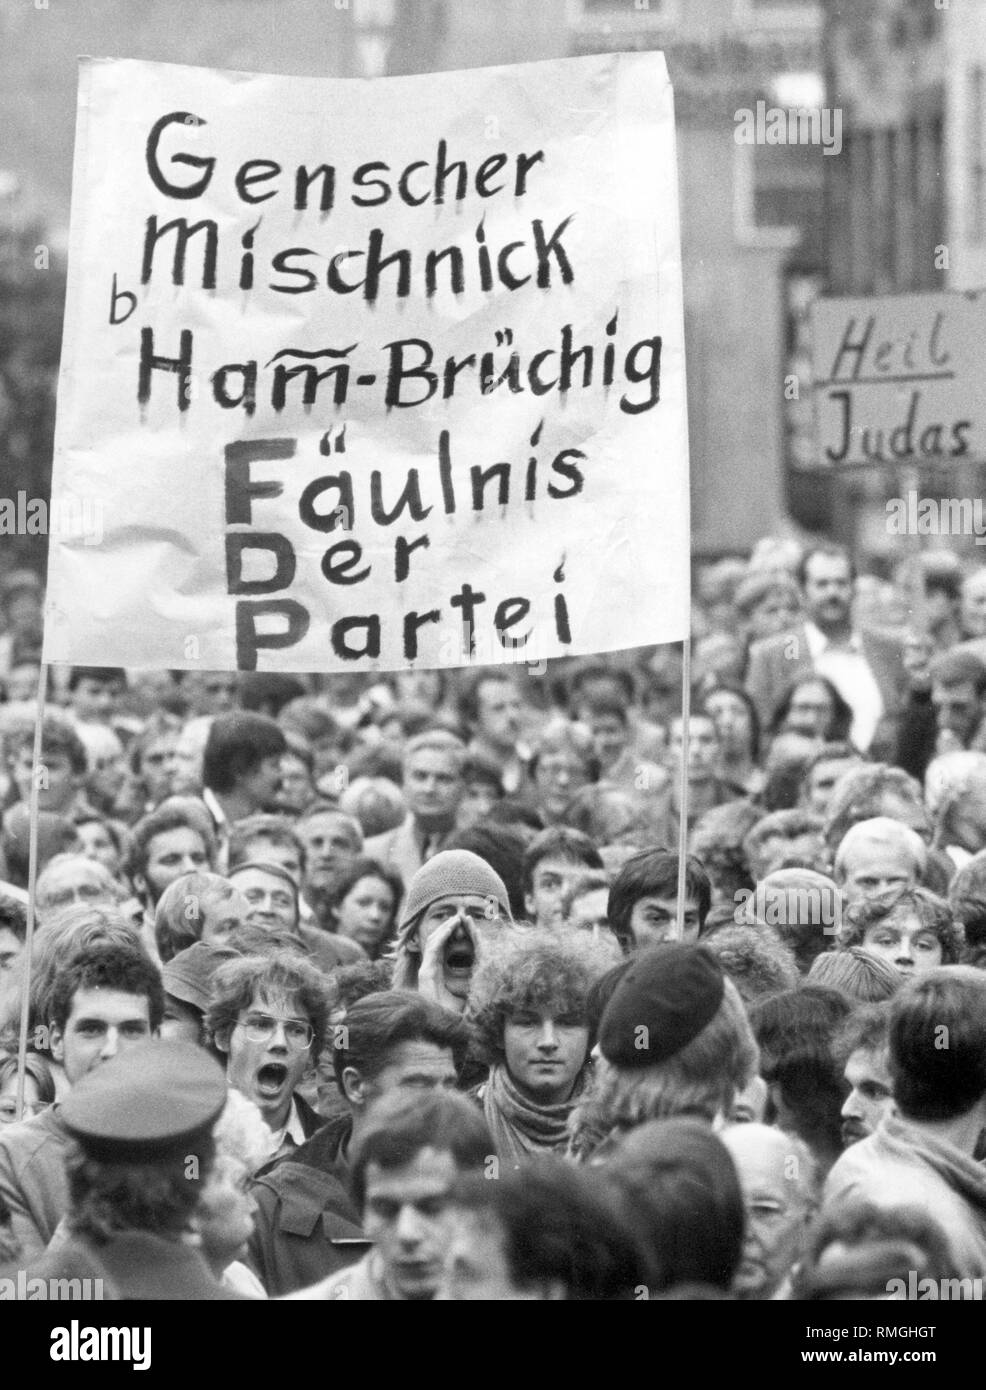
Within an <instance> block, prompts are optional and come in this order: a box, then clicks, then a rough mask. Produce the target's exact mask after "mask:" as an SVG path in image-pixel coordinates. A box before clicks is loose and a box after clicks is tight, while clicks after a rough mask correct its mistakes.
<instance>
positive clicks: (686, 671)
mask: <svg viewBox="0 0 986 1390" xmlns="http://www.w3.org/2000/svg"><path fill="white" fill-rule="evenodd" d="M691 704H692V639H691V633H689V634H688V635H687V636H686V637H685V640H684V642H683V644H682V651H681V769H680V777H681V781H680V783H679V787H678V904H677V908H676V910H675V934H676V937H677V939H678V940H679V941H680V940H682V938H683V937H684V934H685V858H686V856H687V852H688V721H689V718H690V717H691Z"/></svg>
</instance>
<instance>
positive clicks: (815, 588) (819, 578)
mask: <svg viewBox="0 0 986 1390" xmlns="http://www.w3.org/2000/svg"><path fill="white" fill-rule="evenodd" d="M855 578H856V576H855V572H854V568H853V563H852V560H851V558H850V556H849V554H848V553H847V552H846V551H845V550H843V549H842V547H841V546H836V545H832V544H825V545H819V546H815V547H814V548H812V549H811V550H808V551H807V552H806V553H805V555H804V557H803V558H802V561H801V564H800V565H799V567H798V581H799V584H800V586H801V593H802V598H803V601H804V610H805V621H804V622H803V623H801V624H799V625H798V626H797V627H794V628H793V629H791V630H790V631H787V632H781V633H778V634H777V635H776V636H773V637H765V638H763V639H762V640H761V641H759V642H754V643H753V646H752V647H751V648H750V663H749V668H748V672H747V677H746V687H747V689H748V690H749V692H750V694H751V695H752V696H753V699H754V702H755V704H756V706H757V710H758V712H759V714H760V717H761V719H762V720H763V721H764V723H765V724H769V722H770V719H771V717H772V716H773V714H774V711H775V710H776V709H777V706H778V704H779V703H780V700H781V697H782V696H783V695H784V693H785V691H786V690H788V688H789V687H790V686H791V685H792V683H793V682H794V681H795V680H797V679H798V678H799V677H800V676H805V675H810V674H812V673H814V674H816V675H820V676H827V677H828V678H829V680H830V681H831V682H832V684H833V685H834V686H835V688H836V689H837V690H838V692H839V694H840V695H841V696H842V698H843V699H844V700H845V701H846V702H847V703H848V704H849V705H850V707H851V708H852V712H853V723H852V733H851V737H852V742H853V744H854V745H855V747H857V748H859V749H860V750H861V751H862V752H866V750H867V749H868V748H869V746H870V744H871V742H872V741H873V736H874V734H875V733H876V730H877V726H878V725H879V724H880V722H881V720H882V719H883V717H884V715H887V714H890V715H893V714H896V713H897V712H898V711H899V709H900V707H901V703H902V700H903V693H904V688H905V679H904V658H903V646H902V643H901V641H900V640H899V639H897V638H896V637H893V636H889V635H887V634H883V633H879V632H876V631H861V630H857V629H855V628H854V626H853V620H852V599H853V587H854V583H855Z"/></svg>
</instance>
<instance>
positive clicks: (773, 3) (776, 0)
mask: <svg viewBox="0 0 986 1390" xmlns="http://www.w3.org/2000/svg"><path fill="white" fill-rule="evenodd" d="M733 19H734V20H735V21H736V23H737V24H755V25H763V26H765V27H766V26H768V25H770V26H776V27H777V28H791V29H794V28H798V29H801V28H806V27H809V26H815V27H817V28H819V29H820V28H821V26H822V6H821V3H820V0H733Z"/></svg>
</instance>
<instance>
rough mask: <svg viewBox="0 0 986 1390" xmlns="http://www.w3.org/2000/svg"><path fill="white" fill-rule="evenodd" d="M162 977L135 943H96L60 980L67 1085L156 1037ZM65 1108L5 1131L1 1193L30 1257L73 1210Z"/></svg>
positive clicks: (56, 1013)
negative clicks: (67, 1154) (130, 945)
mask: <svg viewBox="0 0 986 1390" xmlns="http://www.w3.org/2000/svg"><path fill="white" fill-rule="evenodd" d="M163 1014H164V992H163V990H162V987H161V976H160V972H159V971H158V969H157V966H156V965H155V964H154V962H153V961H152V960H151V959H150V958H149V957H148V956H147V955H146V954H145V953H144V952H143V951H141V950H139V949H138V948H136V947H134V948H130V947H124V946H115V945H109V944H107V945H104V946H94V947H92V948H91V949H90V950H89V951H87V952H86V954H85V955H84V956H82V957H80V958H73V959H72V960H70V961H69V962H68V963H67V964H66V965H65V967H64V968H63V969H62V970H61V971H59V973H58V974H57V976H56V977H55V984H54V989H53V993H52V1004H51V1019H50V1024H49V1027H50V1032H49V1040H50V1044H51V1053H52V1056H53V1057H54V1059H55V1061H56V1062H60V1063H61V1065H62V1067H63V1068H64V1071H65V1077H66V1080H67V1081H68V1083H69V1085H70V1086H75V1085H76V1084H77V1083H78V1082H79V1081H81V1080H82V1078H83V1077H84V1076H87V1075H88V1074H89V1073H90V1072H91V1071H95V1069H96V1068H97V1067H100V1066H102V1065H103V1064H104V1063H105V1062H108V1061H110V1059H111V1058H113V1057H115V1056H117V1054H118V1053H120V1052H124V1051H126V1050H127V1049H128V1048H130V1047H133V1046H135V1045H136V1044H137V1043H141V1042H146V1040H147V1039H148V1038H154V1037H157V1036H158V1032H159V1030H160V1027H161V1019H162V1017H163ZM68 1142H69V1134H68V1130H67V1129H66V1127H65V1124H64V1122H63V1120H62V1117H61V1107H60V1106H58V1105H53V1106H50V1107H49V1108H48V1109H47V1110H43V1111H42V1112H41V1113H40V1114H39V1115H35V1116H33V1117H32V1118H31V1119H27V1120H23V1121H22V1122H21V1123H20V1124H14V1125H7V1126H5V1127H4V1130H3V1133H2V1134H0V1197H2V1198H4V1199H5V1200H6V1202H7V1205H8V1206H9V1208H10V1212H11V1221H12V1227H13V1231H14V1234H15V1236H16V1237H17V1238H18V1240H19V1241H20V1243H21V1247H22V1252H23V1258H24V1260H25V1262H26V1261H27V1260H30V1259H32V1258H34V1257H35V1256H37V1255H39V1254H40V1253H41V1251H42V1250H43V1249H44V1248H45V1246H46V1245H47V1244H48V1242H49V1241H50V1240H51V1238H52V1236H53V1235H54V1233H55V1228H56V1226H57V1225H58V1223H59V1222H60V1221H61V1219H62V1217H63V1216H64V1215H65V1212H66V1211H67V1210H68V1179H67V1177H66V1174H65V1154H66V1149H67V1145H68Z"/></svg>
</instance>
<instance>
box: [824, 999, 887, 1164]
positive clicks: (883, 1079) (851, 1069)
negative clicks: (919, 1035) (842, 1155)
mask: <svg viewBox="0 0 986 1390" xmlns="http://www.w3.org/2000/svg"><path fill="white" fill-rule="evenodd" d="M889 1023H890V1009H889V1006H888V1005H887V1004H872V1005H870V1007H869V1008H866V1009H859V1010H857V1011H856V1012H855V1013H852V1014H850V1015H849V1017H848V1018H847V1019H846V1021H845V1023H844V1024H843V1027H842V1032H841V1033H840V1035H839V1037H838V1038H837V1039H836V1043H835V1051H836V1054H837V1055H838V1056H839V1057H840V1058H841V1057H844V1058H845V1071H844V1075H845V1078H846V1084H847V1085H848V1086H849V1094H848V1096H846V1100H845V1104H844V1105H843V1107H842V1142H843V1145H844V1146H845V1147H846V1148H847V1149H848V1148H849V1146H850V1145H851V1144H858V1143H859V1141H860V1139H866V1138H868V1137H869V1136H870V1135H871V1134H872V1133H873V1131H874V1130H875V1129H876V1128H877V1126H878V1125H879V1123H880V1121H881V1120H882V1119H883V1117H884V1115H891V1114H893V1113H894V1109H895V1107H894V1083H893V1078H892V1077H891V1075H890V1056H889V1044H888V1041H887V1028H888V1026H889Z"/></svg>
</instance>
